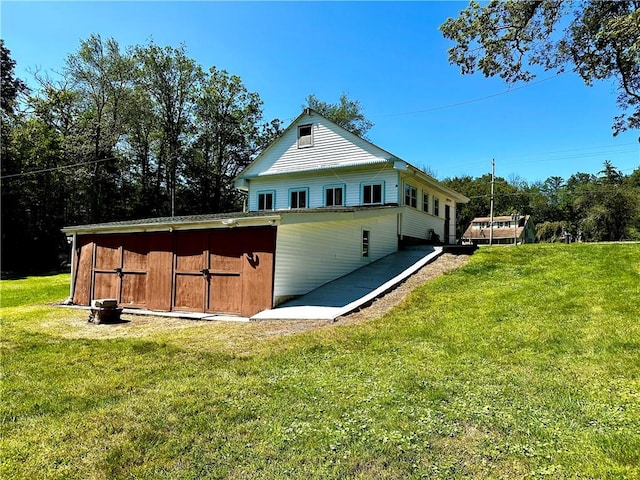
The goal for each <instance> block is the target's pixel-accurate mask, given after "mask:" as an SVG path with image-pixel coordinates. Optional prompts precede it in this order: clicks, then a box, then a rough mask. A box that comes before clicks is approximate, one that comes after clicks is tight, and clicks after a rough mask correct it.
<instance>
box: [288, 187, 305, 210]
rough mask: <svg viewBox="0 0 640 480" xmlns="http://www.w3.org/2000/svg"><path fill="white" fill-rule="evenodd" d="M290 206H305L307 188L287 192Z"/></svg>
mask: <svg viewBox="0 0 640 480" xmlns="http://www.w3.org/2000/svg"><path fill="white" fill-rule="evenodd" d="M289 207H290V208H307V189H306V188H300V189H297V190H290V192H289Z"/></svg>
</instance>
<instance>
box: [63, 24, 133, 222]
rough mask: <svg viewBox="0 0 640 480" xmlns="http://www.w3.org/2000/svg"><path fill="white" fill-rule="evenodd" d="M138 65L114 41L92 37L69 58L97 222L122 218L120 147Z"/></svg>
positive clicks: (69, 76)
mask: <svg viewBox="0 0 640 480" xmlns="http://www.w3.org/2000/svg"><path fill="white" fill-rule="evenodd" d="M132 67H133V62H132V59H131V57H130V55H128V54H124V53H123V52H122V51H121V50H120V46H119V45H118V42H117V41H115V40H114V39H112V38H109V39H107V40H103V39H102V38H101V37H100V35H91V36H90V37H89V38H88V39H86V40H83V41H82V42H81V44H80V48H79V49H78V51H77V52H75V53H73V54H71V55H69V56H68V57H67V61H66V65H65V68H64V74H65V78H66V79H67V80H68V81H69V82H70V88H71V89H72V90H73V91H74V92H76V93H77V95H78V96H79V98H80V101H81V103H82V110H83V114H82V116H81V117H79V119H78V120H79V125H78V127H79V128H80V129H81V130H82V131H83V133H82V137H83V139H85V140H86V141H85V142H84V143H79V144H78V145H77V146H78V147H79V149H80V150H79V151H78V152H77V156H78V158H84V159H85V160H86V163H87V166H86V167H83V168H85V169H87V172H88V174H89V177H90V178H89V179H88V180H89V183H88V185H89V191H90V206H91V217H92V220H93V221H104V220H114V219H115V218H117V217H118V216H119V213H118V212H117V208H114V207H115V205H114V202H116V201H117V200H118V199H120V198H122V197H121V195H118V194H117V189H118V187H117V182H118V177H119V176H120V172H121V171H122V170H123V168H122V167H123V166H121V165H118V161H119V160H121V159H118V158H117V157H116V151H115V147H116V145H117V143H118V142H119V140H120V138H121V136H122V135H123V133H124V127H125V125H124V119H125V115H124V112H125V100H126V99H127V98H128V92H129V90H130V89H131V86H132V77H131V72H132Z"/></svg>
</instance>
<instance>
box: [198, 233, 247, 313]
mask: <svg viewBox="0 0 640 480" xmlns="http://www.w3.org/2000/svg"><path fill="white" fill-rule="evenodd" d="M245 236H246V231H243V230H214V231H212V232H211V233H210V234H209V245H208V247H209V250H208V257H209V258H208V260H209V262H208V265H207V267H206V268H207V270H208V277H209V278H208V295H207V297H208V298H207V302H208V303H207V305H206V307H205V308H206V311H207V312H216V313H231V314H237V315H239V314H240V313H241V312H242V290H243V289H242V280H243V277H242V270H243V257H244V252H245V249H244V241H243V240H244V238H245Z"/></svg>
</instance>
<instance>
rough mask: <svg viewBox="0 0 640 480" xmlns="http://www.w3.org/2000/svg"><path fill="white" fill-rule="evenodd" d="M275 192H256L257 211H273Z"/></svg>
mask: <svg viewBox="0 0 640 480" xmlns="http://www.w3.org/2000/svg"><path fill="white" fill-rule="evenodd" d="M275 198H276V194H275V192H273V191H271V192H258V210H273V209H274V207H275V203H276V202H275Z"/></svg>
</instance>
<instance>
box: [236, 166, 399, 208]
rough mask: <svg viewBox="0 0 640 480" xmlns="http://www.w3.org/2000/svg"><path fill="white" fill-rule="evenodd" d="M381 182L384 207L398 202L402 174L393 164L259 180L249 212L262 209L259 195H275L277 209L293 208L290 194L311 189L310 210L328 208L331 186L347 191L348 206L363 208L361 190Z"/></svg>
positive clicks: (253, 181) (252, 186)
mask: <svg viewBox="0 0 640 480" xmlns="http://www.w3.org/2000/svg"><path fill="white" fill-rule="evenodd" d="M371 182H378V183H382V184H383V186H384V199H383V201H384V203H386V204H390V203H391V204H392V203H397V202H398V172H397V171H396V170H394V169H393V165H392V164H388V163H383V164H378V165H371V166H370V167H368V168H366V169H362V168H361V169H357V170H351V169H336V170H331V171H322V172H307V174H306V175H304V176H303V175H287V176H280V175H277V176H273V177H269V176H267V177H257V178H252V179H251V180H250V181H249V198H248V200H249V202H248V206H249V211H255V210H257V209H258V192H264V191H274V192H275V196H276V198H275V209H276V210H285V209H288V208H289V191H290V190H291V189H297V188H308V189H309V205H308V206H309V207H310V208H316V207H324V206H325V204H324V202H325V198H324V188H325V187H327V186H344V187H345V190H346V191H345V198H344V200H345V205H344V206H347V207H353V206H357V205H361V204H362V203H361V198H360V195H361V186H362V184H363V183H371Z"/></svg>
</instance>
